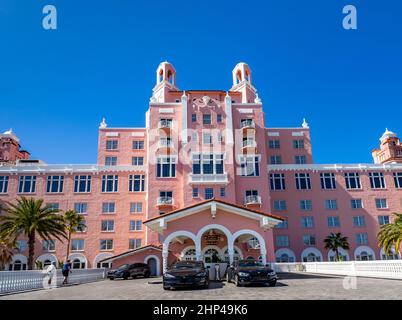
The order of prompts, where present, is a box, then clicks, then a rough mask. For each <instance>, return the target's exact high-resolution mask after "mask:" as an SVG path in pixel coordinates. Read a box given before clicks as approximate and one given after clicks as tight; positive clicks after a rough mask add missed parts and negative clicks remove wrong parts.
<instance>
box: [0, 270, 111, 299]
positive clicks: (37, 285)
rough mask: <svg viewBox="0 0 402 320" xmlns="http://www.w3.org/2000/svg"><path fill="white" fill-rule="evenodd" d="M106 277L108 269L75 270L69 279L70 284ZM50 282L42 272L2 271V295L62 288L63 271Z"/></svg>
mask: <svg viewBox="0 0 402 320" xmlns="http://www.w3.org/2000/svg"><path fill="white" fill-rule="evenodd" d="M105 277H106V269H75V270H74V269H73V270H72V272H71V273H70V275H69V277H68V283H69V284H80V283H87V282H93V281H99V280H103V279H104V278H105ZM48 280H49V276H48V275H47V273H46V272H44V271H42V270H30V271H0V294H5V293H13V292H19V291H27V290H38V289H48V288H51V287H57V286H61V284H62V282H63V275H62V274H61V270H57V272H56V274H55V275H54V277H53V279H52V283H51V284H50V285H49V284H48Z"/></svg>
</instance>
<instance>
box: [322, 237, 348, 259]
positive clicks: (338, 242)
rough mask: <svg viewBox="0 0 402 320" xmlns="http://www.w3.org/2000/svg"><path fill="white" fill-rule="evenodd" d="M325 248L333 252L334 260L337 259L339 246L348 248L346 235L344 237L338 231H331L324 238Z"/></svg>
mask: <svg viewBox="0 0 402 320" xmlns="http://www.w3.org/2000/svg"><path fill="white" fill-rule="evenodd" d="M324 243H325V249H328V250H332V251H334V252H335V258H336V261H340V259H339V248H342V249H344V250H349V242H348V237H344V236H343V235H342V234H341V233H340V232H338V233H333V232H331V234H330V235H329V236H328V237H326V238H325V239H324Z"/></svg>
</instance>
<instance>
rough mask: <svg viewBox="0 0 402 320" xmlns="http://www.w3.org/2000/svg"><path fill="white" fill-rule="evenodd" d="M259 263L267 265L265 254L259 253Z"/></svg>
mask: <svg viewBox="0 0 402 320" xmlns="http://www.w3.org/2000/svg"><path fill="white" fill-rule="evenodd" d="M261 260H262V261H261V262H262V263H263V264H264V265H266V264H267V254H266V253H262V252H261Z"/></svg>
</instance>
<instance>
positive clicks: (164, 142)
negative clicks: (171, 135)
mask: <svg viewBox="0 0 402 320" xmlns="http://www.w3.org/2000/svg"><path fill="white" fill-rule="evenodd" d="M158 148H173V141H171V140H159V142H158Z"/></svg>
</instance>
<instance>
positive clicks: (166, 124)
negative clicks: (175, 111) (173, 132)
mask: <svg viewBox="0 0 402 320" xmlns="http://www.w3.org/2000/svg"><path fill="white" fill-rule="evenodd" d="M159 125H160V127H161V128H172V125H173V119H160V120H159Z"/></svg>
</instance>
